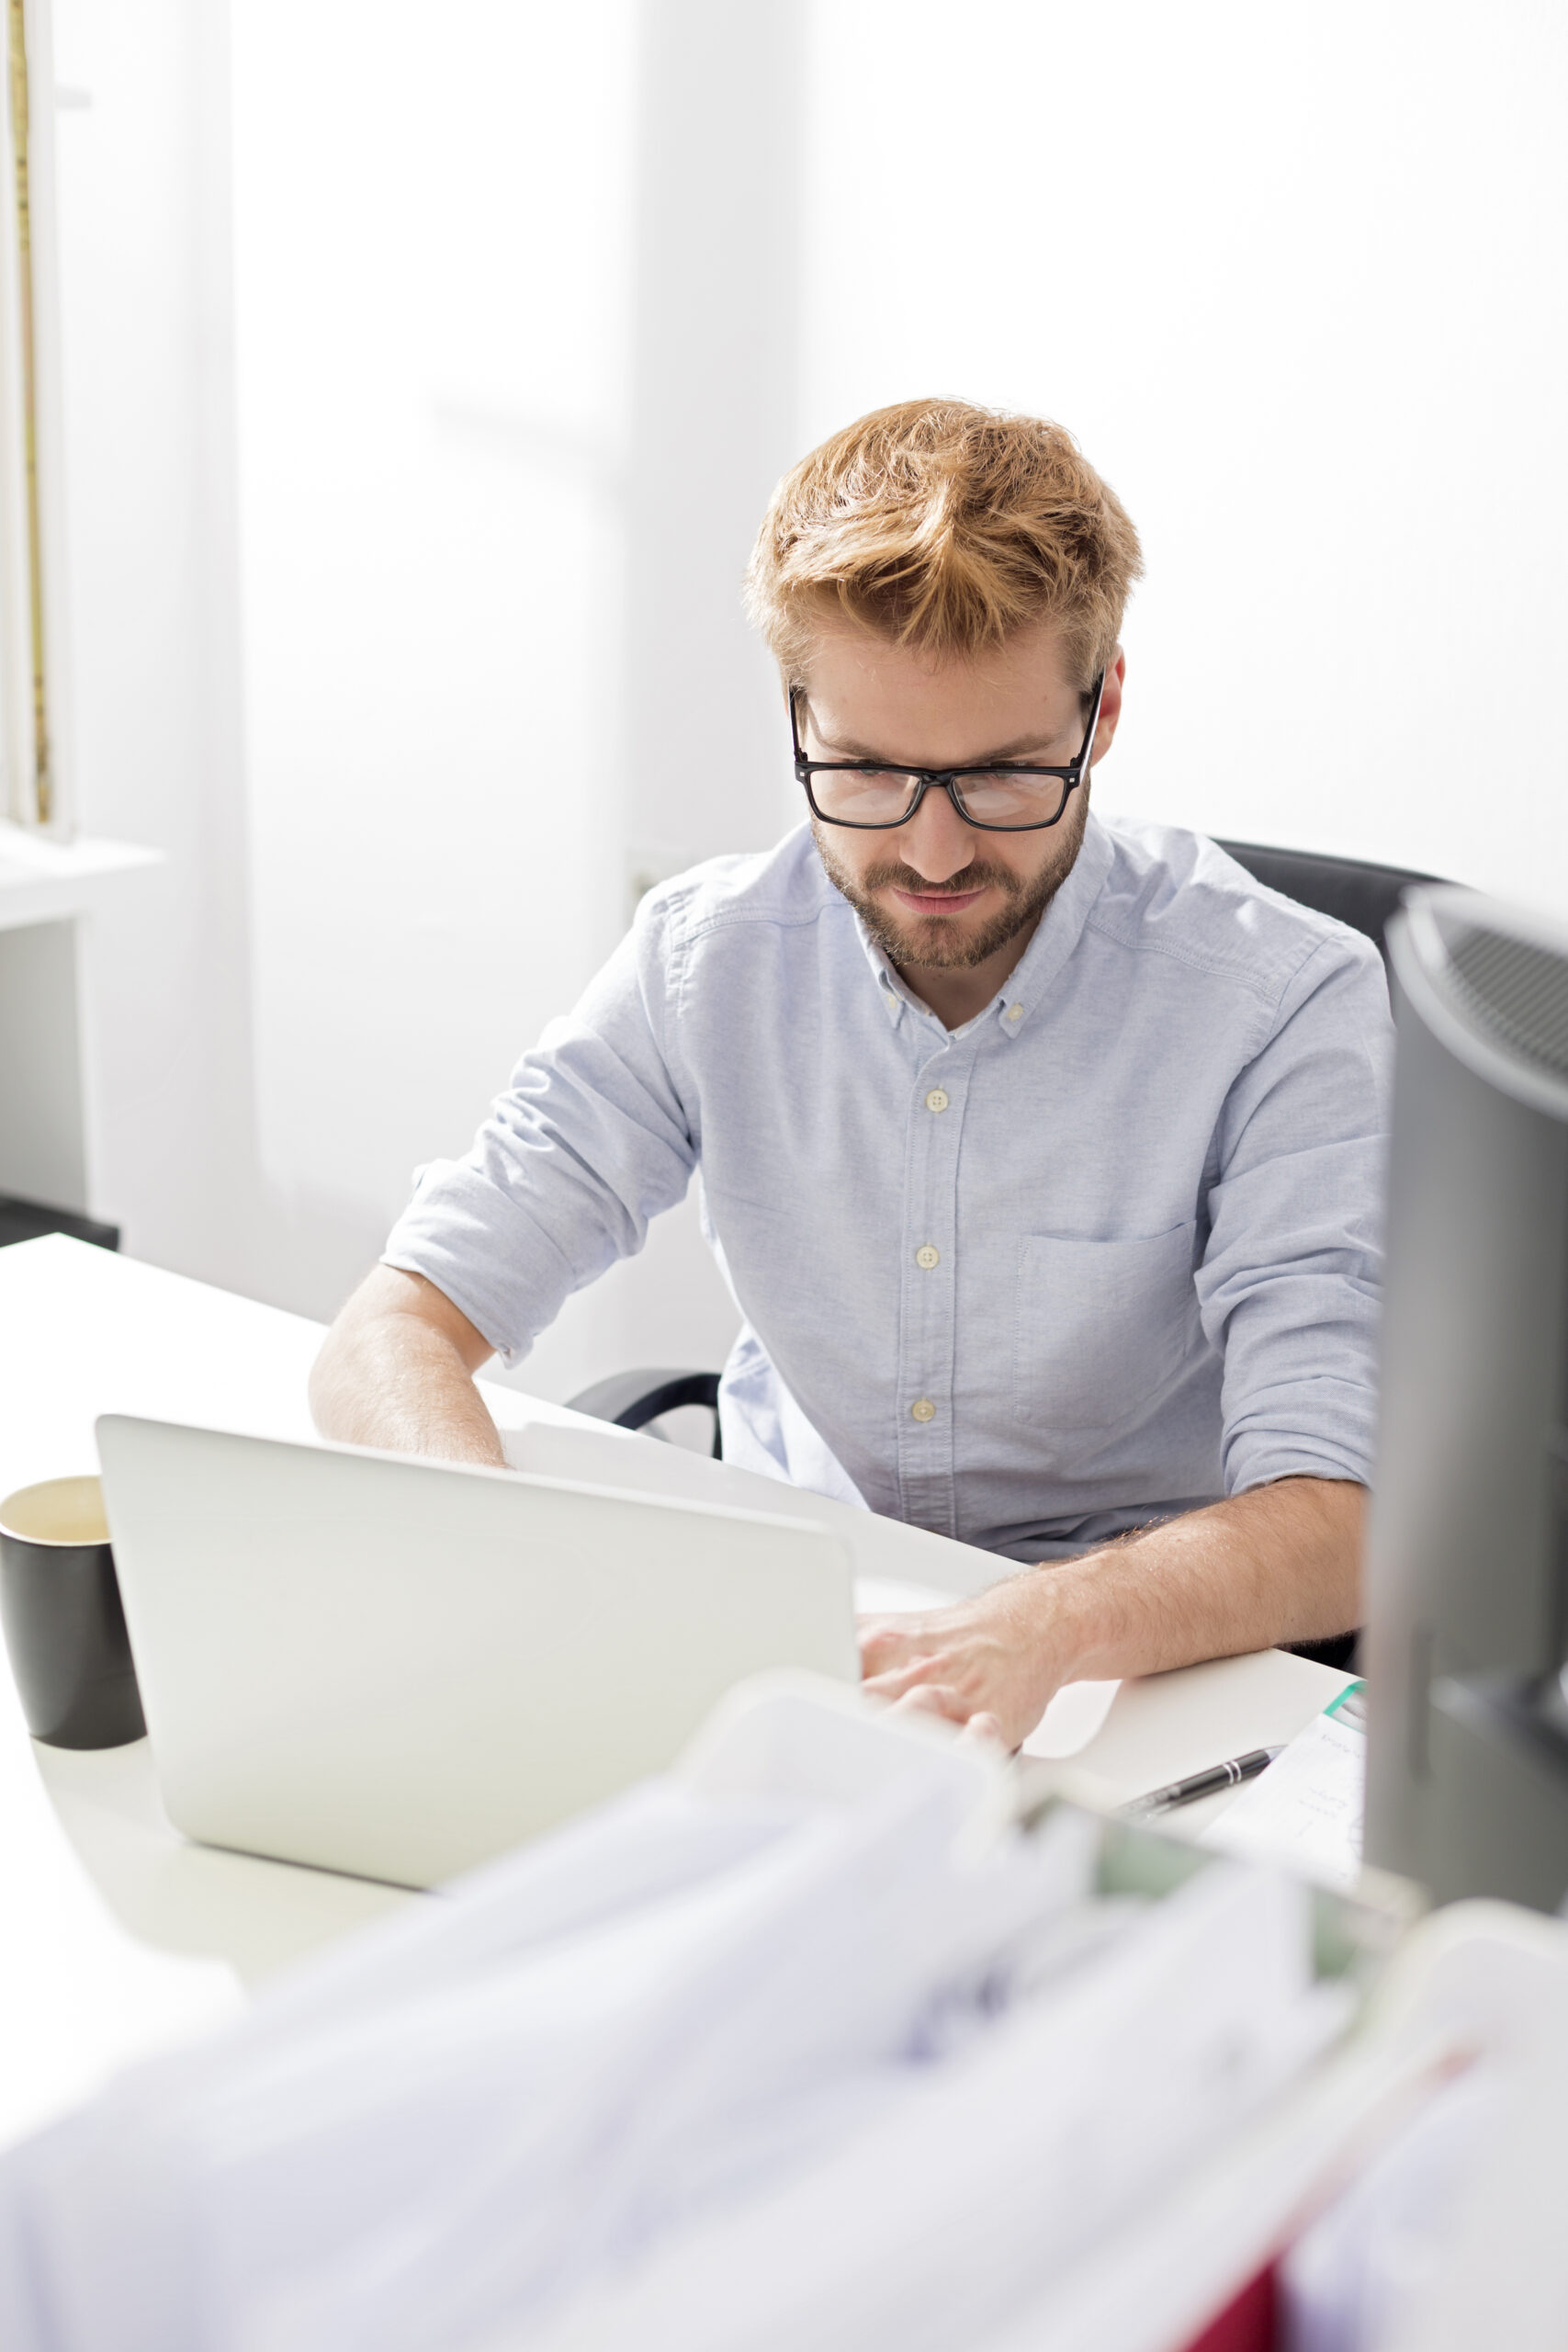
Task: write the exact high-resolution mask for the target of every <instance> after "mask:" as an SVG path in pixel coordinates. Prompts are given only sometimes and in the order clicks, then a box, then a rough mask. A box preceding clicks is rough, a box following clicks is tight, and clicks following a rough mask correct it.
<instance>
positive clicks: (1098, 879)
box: [312, 401, 1391, 1743]
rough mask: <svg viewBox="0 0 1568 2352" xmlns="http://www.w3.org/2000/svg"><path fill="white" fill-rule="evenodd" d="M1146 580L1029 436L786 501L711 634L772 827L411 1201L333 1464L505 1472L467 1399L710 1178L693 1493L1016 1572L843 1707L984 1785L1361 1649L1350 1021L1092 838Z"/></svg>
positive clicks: (1365, 1445) (1314, 920)
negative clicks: (768, 784)
mask: <svg viewBox="0 0 1568 2352" xmlns="http://www.w3.org/2000/svg"><path fill="white" fill-rule="evenodd" d="M1140 568H1141V567H1140V560H1139V550H1138V542H1137V537H1136V534H1135V533H1134V528H1133V526H1132V524H1131V522H1130V521H1129V520H1128V517H1127V516H1126V515H1125V513H1124V512H1123V510H1122V507H1121V505H1120V504H1119V503H1118V502H1117V500H1116V499H1115V497H1114V496H1113V495H1112V494H1111V492H1110V491H1109V490H1108V489H1107V488H1106V486H1105V484H1104V483H1103V482H1102V481H1100V478H1099V476H1098V475H1097V474H1096V473H1095V472H1094V471H1093V469H1091V468H1090V467H1089V465H1087V464H1086V463H1085V461H1084V460H1083V458H1081V456H1080V455H1079V453H1078V451H1077V447H1076V446H1075V445H1074V444H1073V443H1072V441H1071V440H1070V439H1069V438H1068V436H1067V435H1066V434H1064V433H1063V432H1061V431H1060V429H1059V428H1058V427H1056V426H1054V425H1050V424H1043V423H1041V422H1039V421H1037V420H1034V419H1031V418H1027V417H1006V416H997V415H993V414H990V413H987V412H984V411H981V410H977V409H974V408H970V407H968V406H966V405H964V404H963V403H961V402H954V401H922V402H910V403H907V404H905V405H902V406H899V407H897V408H893V409H888V410H885V411H883V412H881V413H878V414H876V415H874V416H870V417H867V418H864V419H863V420H862V422H861V423H860V424H855V425H852V426H851V427H850V428H849V430H848V431H847V432H845V433H842V434H840V435H838V436H837V437H836V438H835V439H833V440H831V441H829V442H828V443H827V444H825V446H824V447H822V448H820V449H818V450H817V451H816V452H814V453H813V455H812V456H810V457H809V458H806V459H805V460H804V461H803V462H802V463H801V464H800V465H799V466H797V467H796V468H795V470H794V472H793V473H791V474H790V475H788V476H787V477H786V478H785V480H784V482H783V483H782V484H781V486H780V488H779V490H778V492H777V493H776V495H775V497H774V500H773V505H772V508H771V509H770V512H769V515H768V517H767V519H766V521H765V523H764V525H763V528H762V532H761V537H760V539H759V541H758V545H757V548H756V551H755V554H754V556H753V559H752V564H751V570H750V582H749V594H750V606H751V610H752V613H753V615H754V616H755V617H756V619H757V620H758V622H759V623H760V625H761V628H762V629H763V631H764V634H765V635H766V637H767V639H768V640H769V643H770V644H771V646H772V648H773V651H774V652H775V654H776V655H777V657H778V660H779V663H780V668H781V672H782V673H783V679H784V686H785V689H786V695H787V703H788V712H787V717H788V721H789V723H790V724H791V725H792V726H793V728H794V729H795V751H796V774H797V775H798V777H799V779H800V781H801V783H802V785H803V786H804V787H805V793H806V797H807V799H808V802H809V809H810V820H809V827H808V828H807V827H806V826H803V827H802V828H801V829H800V830H799V831H795V832H794V833H791V834H790V835H789V836H788V837H787V838H786V839H785V840H784V842H781V843H780V845H779V846H778V848H777V849H775V850H773V851H772V852H770V853H768V854H765V855H759V856H750V857H734V858H720V859H716V860H714V861H713V862H711V863H710V864H709V865H705V866H701V867H698V868H697V869H696V870H695V871H694V872H693V873H690V874H687V875H684V876H681V877H679V878H678V879H677V880H675V881H673V882H671V883H668V884H665V885H663V886H662V887H661V888H659V889H657V890H655V891H653V892H651V893H650V894H649V897H648V899H645V900H644V902H643V905H642V907H641V908H640V910H639V911H638V915H637V922H636V923H635V925H634V927H633V930H632V933H631V934H630V936H629V937H628V938H627V940H626V942H625V943H624V944H623V945H622V947H621V948H620V950H619V951H618V952H617V954H616V955H615V957H614V958H613V959H612V961H611V963H610V964H609V965H608V967H606V968H605V970H604V973H603V974H602V975H601V976H600V978H598V979H597V980H596V981H595V982H594V984H593V985H592V987H591V988H590V989H589V990H588V993H587V995H586V996H585V997H584V999H583V1001H582V1002H581V1004H580V1005H579V1007H578V1008H577V1011H576V1012H575V1013H573V1014H572V1015H571V1016H570V1019H568V1020H566V1021H564V1022H559V1023H555V1024H553V1025H552V1027H551V1028H550V1029H549V1030H547V1033H546V1035H545V1038H544V1041H543V1043H542V1044H541V1046H539V1048H538V1049H537V1050H536V1052H534V1053H531V1054H526V1055H525V1056H524V1057H523V1060H522V1061H521V1062H520V1064H519V1065H518V1068H517V1070H516V1072H515V1073H514V1076H513V1081H512V1087H511V1091H509V1092H508V1093H507V1094H505V1095H503V1096H502V1098H501V1100H500V1101H499V1102H498V1103H497V1104H496V1106H495V1108H494V1110H493V1111H492V1113H491V1117H490V1118H489V1119H488V1120H487V1122H486V1124H485V1125H484V1126H483V1127H482V1128H481V1130H480V1133H479V1137H478V1140H477V1141H476V1143H475V1146H474V1148H473V1150H472V1152H471V1153H470V1154H469V1156H468V1159H466V1160H465V1161H463V1162H461V1163H460V1164H457V1165H446V1166H442V1167H438V1168H437V1169H435V1170H432V1171H430V1172H429V1173H427V1175H426V1177H425V1179H424V1181H423V1184H422V1185H421V1188H420V1190H419V1192H418V1193H416V1195H415V1197H414V1199H413V1201H412V1204H411V1205H410V1207H409V1209H408V1210H407V1211H406V1213H405V1214H404V1216H403V1217H402V1218H401V1219H400V1222H399V1224H398V1226H397V1227H396V1228H395V1230H394V1232H393V1234H392V1236H391V1238H390V1240H389V1243H388V1247H387V1252H386V1257H385V1259H384V1261H383V1262H382V1264H381V1265H380V1266H378V1268H377V1269H376V1271H375V1272H373V1273H372V1274H371V1275H370V1276H369V1278H368V1279H367V1282H366V1283H364V1285H363V1286H362V1287H361V1289H360V1290H359V1291H358V1292H357V1293H356V1294H355V1297H354V1298H353V1299H352V1300H351V1301H350V1302H349V1304H348V1306H346V1307H345V1308H344V1312H343V1314H342V1316H341V1317H339V1319H338V1322H337V1325H336V1326H335V1328H334V1329H333V1333H332V1335H331V1336H330V1338H329V1340H328V1341H327V1344H326V1346H325V1348H324V1350H323V1351H322V1354H321V1362H320V1363H319V1365H318V1368H317V1372H316V1375H315V1379H314V1383H313V1388H312V1395H313V1399H314V1403H315V1409H316V1413H317V1418H318V1420H319V1422H320V1425H321V1429H322V1430H323V1431H324V1432H325V1433H326V1434H327V1435H328V1436H331V1437H337V1438H343V1439H348V1440H352V1441H355V1442H359V1443H362V1444H369V1445H380V1446H389V1447H405V1448H409V1449H411V1450H413V1451H417V1452H421V1453H427V1454H439V1455H444V1456H447V1457H450V1458H453V1459H457V1460H464V1461H474V1462H492V1463H493V1462H500V1461H501V1460H502V1451H501V1445H500V1441H499V1438H498V1436H497V1434H496V1431H495V1429H494V1427H493V1425H492V1424H491V1419H490V1417H489V1415H488V1414H487V1412H486V1410H485V1408H484V1406H483V1404H482V1402H481V1401H480V1398H479V1394H478V1391H477V1390H476V1388H475V1386H474V1385H473V1380H472V1374H474V1373H475V1372H476V1371H477V1370H478V1369H479V1366H480V1365H481V1364H482V1363H484V1362H485V1361H486V1360H487V1358H488V1357H489V1356H490V1355H491V1353H492V1352H500V1353H502V1355H504V1356H505V1357H506V1359H507V1360H508V1361H509V1362H512V1361H515V1360H516V1359H517V1358H518V1357H519V1356H520V1355H521V1354H523V1353H524V1352H525V1350H526V1349H527V1347H528V1346H529V1344H530V1343H531V1341H532V1340H533V1339H534V1338H535V1337H536V1334H537V1333H538V1332H539V1331H540V1330H541V1329H543V1328H544V1327H545V1325H546V1324H547V1323H548V1322H549V1321H550V1319H551V1318H552V1317H553V1316H554V1315H555V1314H556V1313H557V1312H558V1308H559V1306H560V1305H561V1302H562V1301H563V1299H564V1298H565V1297H566V1296H567V1295H568V1294H569V1293H570V1292H571V1291H573V1290H575V1289H577V1288H579V1287H581V1284H583V1283H586V1282H589V1281H591V1280H592V1278H593V1277H594V1276H595V1275H596V1274H598V1273H600V1272H603V1271H604V1269H605V1268H606V1267H607V1266H608V1265H610V1264H611V1263H612V1262H613V1261H614V1260H615V1258H617V1257H619V1256H622V1255H625V1254H626V1253H627V1252H629V1251H632V1250H637V1249H638V1248H639V1247H640V1246H641V1243H642V1240H643V1238H644V1235H645V1232H646V1229H647V1224H648V1220H649V1217H651V1216H655V1215H656V1214H657V1213H658V1212H659V1211H660V1209H663V1208H667V1207H669V1206H670V1205H671V1204H672V1203H673V1202H675V1201H677V1200H678V1199H680V1197H681V1196H682V1193H684V1191H685V1189H686V1186H687V1183H688V1182H689V1181H690V1178H691V1175H692V1172H693V1170H694V1169H700V1170H701V1174H702V1181H703V1193H704V1201H705V1215H706V1218H707V1221H708V1226H709V1229H710V1232H711V1238H712V1240H713V1245H714V1248H715V1250H716V1253H717V1255H718V1258H719V1261H720V1263H721V1265H722V1266H723V1268H724V1270H725V1272H726V1274H727V1276H728V1281H729V1283H730V1284H731V1287H732V1289H733V1291H734V1293H735V1296H736V1298H737V1300H738V1301H739V1306H740V1308H741V1311H742V1314H743V1316H744V1317H745V1327H744V1329H742V1332H741V1335H740V1338H739V1341H738V1342H737V1344H736V1347H735V1350H734V1351H733V1353H732V1354H731V1357H730V1359H729V1363H728V1366H727V1368H726V1371H725V1376H724V1385H723V1389H722V1394H721V1415H722V1421H723V1429H724V1442H725V1453H726V1454H727V1456H728V1458H729V1459H731V1460H733V1461H738V1462H740V1463H742V1464H745V1465H747V1466H748V1467H750V1468H753V1469H760V1470H764V1471H768V1472H770V1473H772V1475H773V1476H778V1477H782V1478H786V1479H790V1480H793V1481H794V1482H795V1484H797V1485H799V1486H802V1487H808V1488H811V1489H813V1490H815V1491H818V1492H820V1493H823V1494H829V1495H835V1496H838V1497H840V1498H848V1499H852V1500H856V1499H862V1500H863V1501H864V1502H866V1503H867V1504H869V1505H870V1507H871V1508H872V1509H873V1510H879V1511H884V1512H887V1513H889V1514H890V1515H892V1516H895V1517H897V1518H901V1519H905V1520H908V1521H913V1522H915V1523H918V1524H919V1525H921V1526H924V1527H930V1528H934V1529H937V1530H939V1531H940V1532H942V1533H944V1534H948V1535H953V1536H957V1537H959V1538H960V1539H962V1540H964V1541H965V1542H968V1543H971V1544H981V1545H984V1546H987V1547H988V1548H989V1549H991V1550H993V1551H995V1552H997V1553H998V1554H1000V1555H1003V1557H1004V1558H1006V1559H1007V1560H1010V1561H1011V1562H1015V1563H1019V1564H1021V1566H1022V1567H1023V1569H1024V1573H1022V1574H1015V1575H1012V1576H1010V1577H1006V1578H1005V1579H1004V1580H1003V1581H1000V1582H998V1584H997V1585H996V1586H995V1587H994V1588H993V1589H991V1590H989V1591H987V1592H986V1593H984V1594H983V1595H981V1596H980V1597H979V1598H977V1599H975V1600H967V1601H965V1602H964V1603H963V1604H962V1605H961V1606H957V1607H954V1608H952V1609H947V1610H942V1611H936V1612H933V1613H931V1614H930V1615H927V1616H924V1617H919V1618H901V1619H885V1620H882V1621H881V1622H879V1623H874V1624H872V1625H870V1626H868V1627H867V1628H866V1630H865V1633H864V1635H863V1659H864V1667H865V1672H866V1677H867V1681H868V1686H869V1687H870V1688H871V1689H872V1690H874V1691H878V1692H880V1693H882V1694H884V1695H886V1697H888V1698H890V1699H894V1700H903V1701H904V1702H906V1703H908V1704H912V1705H919V1706H926V1707H931V1708H933V1709H935V1710H937V1711H939V1712H941V1713H943V1714H946V1715H948V1716H951V1717H953V1719H955V1720H957V1721H961V1722H964V1721H975V1722H978V1723H981V1724H984V1725H985V1726H986V1727H987V1729H992V1730H995V1731H997V1732H998V1734H999V1735H1000V1736H1002V1737H1004V1738H1005V1739H1006V1740H1008V1741H1009V1742H1010V1743H1015V1742H1016V1741H1018V1740H1019V1739H1021V1738H1022V1737H1023V1736H1026V1734H1027V1733H1028V1732H1029V1731H1030V1729H1031V1728H1032V1725H1033V1724H1034V1723H1035V1722H1036V1721H1037V1720H1038V1718H1039V1716H1040V1714H1041V1713H1042V1712H1043V1708H1044V1706H1045V1704H1046V1702H1048V1700H1049V1699H1050V1697H1051V1696H1052V1693H1053V1692H1054V1691H1055V1689H1056V1688H1057V1687H1058V1685H1059V1684H1061V1683H1062V1682H1064V1681H1066V1680H1069V1679H1076V1678H1078V1677H1082V1676H1097V1677H1111V1676H1120V1675H1125V1674H1141V1673H1147V1672H1150V1671H1153V1670H1155V1669H1157V1668H1166V1667H1175V1666H1180V1665H1184V1664H1187V1663H1189V1662H1190V1661H1191V1660H1194V1659H1198V1658H1205V1657H1216V1656H1221V1655H1224V1654H1227V1653H1231V1652H1235V1651H1242V1650H1249V1649H1254V1648H1258V1647H1261V1646H1263V1645H1267V1644H1269V1643H1272V1642H1280V1641H1294V1640H1311V1639H1314V1638H1319V1637H1323V1636H1327V1635H1332V1634H1337V1633H1339V1632H1342V1631H1344V1630H1345V1629H1346V1628H1348V1626H1350V1625H1353V1624H1354V1623H1356V1622H1357V1618H1358V1564H1359V1538H1360V1523H1361V1506H1362V1501H1363V1494H1364V1482H1365V1479H1366V1476H1367V1471H1368V1466H1369V1462H1370V1455H1371V1426H1372V1409H1373V1388H1372V1333H1373V1321H1374V1316H1375V1311H1376V1302H1377V1286H1378V1275H1379V1250H1378V1235H1377V1223H1378V1192H1379V1177H1380V1162H1381V1137H1382V1132H1383V1128H1384V1125H1385V1097H1386V1073H1387V1065H1388V1058H1389V1045H1390V1035H1391V1031H1390V1021H1389V1012H1388V1002H1387V995H1386V991H1385V989H1384V984H1383V978H1382V968H1381V966H1380V964H1379V960H1378V957H1377V956H1376V954H1375V953H1374V951H1373V950H1372V948H1371V946H1370V945H1369V944H1367V943H1366V942H1365V941H1364V940H1360V939H1359V938H1357V937H1356V936H1355V935H1354V934H1352V933H1348V932H1347V931H1346V930H1344V929H1343V928H1342V927H1341V926H1340V925H1338V924H1336V923H1332V922H1327V921H1326V920H1325V919H1323V918H1320V917H1318V916H1316V915H1314V914H1310V913H1308V912H1307V911H1305V910H1303V909H1300V908H1296V907H1293V906H1292V905H1291V904H1290V903H1289V902H1287V901H1286V900H1284V899H1280V898H1277V897H1275V896H1273V895H1272V894H1271V893H1269V892H1268V891H1266V890H1263V889H1260V888H1258V887H1257V886H1256V885H1255V884H1253V883H1252V882H1251V881H1250V880H1249V878H1248V877H1247V876H1246V875H1245V874H1244V873H1243V872H1242V871H1241V869H1240V868H1239V867H1238V866H1236V865H1235V864H1233V863H1232V862H1231V861H1230V860H1229V859H1228V858H1226V857H1224V855H1223V854H1221V853H1220V852H1219V851H1218V850H1216V849H1215V848H1214V847H1213V844H1212V843H1211V842H1204V841H1202V840H1201V839H1199V838H1198V837H1196V836H1194V835H1191V834H1188V833H1180V832H1176V831H1170V830H1168V829H1165V828H1162V827H1158V826H1147V825H1122V824H1111V823H1106V822H1102V821H1101V820H1100V819H1099V818H1097V817H1096V816H1095V815H1094V814H1092V813H1091V811H1090V808H1089V782H1090V771H1091V769H1092V768H1093V767H1094V766H1095V764H1096V763H1098V762H1099V761H1100V760H1101V759H1103V758H1104V756H1105V754H1106V753H1107V752H1108V751H1109V750H1110V748H1111V742H1112V740H1113V738H1114V735H1115V732H1116V727H1117V722H1118V718H1119V716H1120V713H1121V707H1122V685H1123V678H1124V662H1123V659H1122V653H1121V650H1120V647H1119V644H1118V635H1119V631H1120V627H1121V621H1122V611H1123V607H1124V605H1125V602H1126V598H1127V594H1128V592H1129V590H1130V587H1131V585H1132V582H1133V581H1134V578H1135V577H1136V575H1137V573H1138V571H1139V570H1140ZM673 700H674V702H675V703H676V705H677V706H679V705H680V704H681V702H682V696H681V695H678V694H677V695H674V697H673ZM1193 707H1194V710H1195V711H1196V710H1198V709H1200V708H1201V707H1207V706H1206V703H1205V700H1204V698H1203V697H1201V696H1200V695H1194V697H1193ZM1200 749H1201V728H1199V727H1197V724H1196V722H1195V734H1194V742H1193V752H1194V756H1197V754H1198V752H1199V751H1200Z"/></svg>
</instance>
